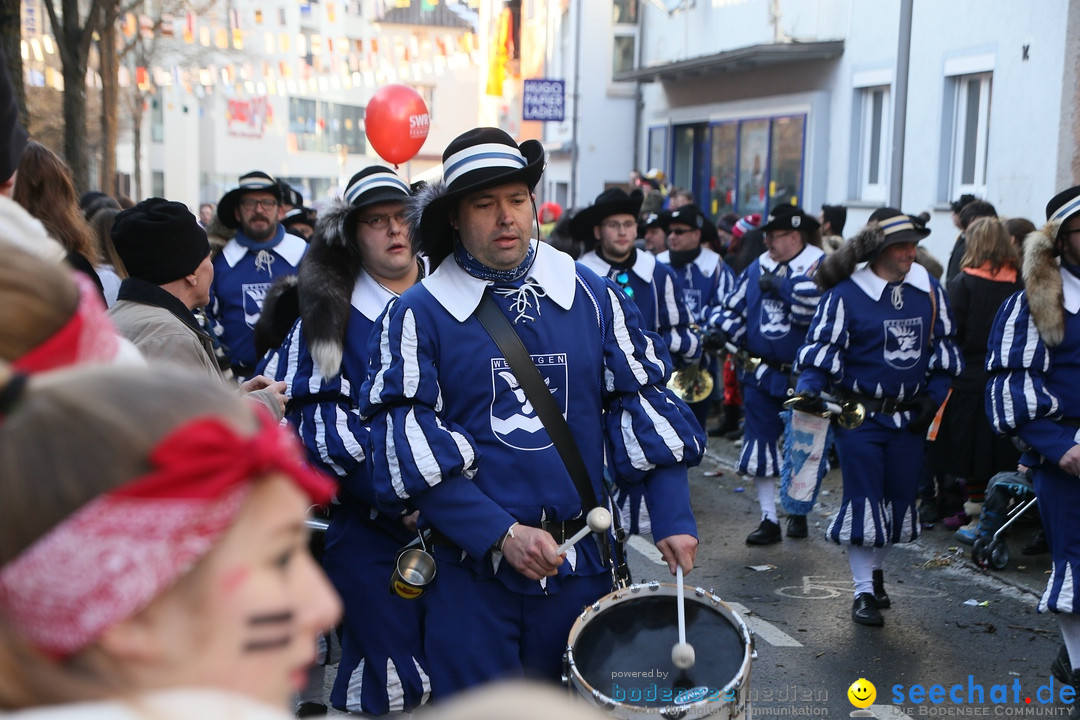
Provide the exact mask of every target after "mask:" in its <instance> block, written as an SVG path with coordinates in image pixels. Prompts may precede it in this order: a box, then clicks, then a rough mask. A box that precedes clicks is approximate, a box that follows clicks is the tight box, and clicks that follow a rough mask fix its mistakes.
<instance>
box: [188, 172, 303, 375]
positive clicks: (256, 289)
mask: <svg viewBox="0 0 1080 720" xmlns="http://www.w3.org/2000/svg"><path fill="white" fill-rule="evenodd" d="M280 210H281V186H280V185H279V184H278V183H277V181H275V180H274V178H272V177H270V176H269V175H267V174H266V173H264V172H261V171H258V170H256V171H254V172H250V173H248V174H247V175H243V176H241V178H240V183H239V185H238V186H237V187H235V188H233V189H232V190H230V191H229V192H227V193H225V195H224V196H223V197H222V198H221V201H220V202H219V203H218V209H217V213H218V219H219V220H220V221H221V223H222V224H223V225H225V226H226V227H228V228H232V229H234V230H236V236H235V237H234V238H233V239H232V240H230V241H229V242H228V243H226V245H225V247H224V248H222V250H221V254H219V255H218V256H217V257H216V258H214V284H213V285H212V286H211V288H210V306H209V309H208V312H207V315H208V316H209V319H210V322H211V326H212V328H213V331H214V334H215V335H216V336H217V340H218V341H220V342H221V344H222V345H224V347H225V353H226V355H227V356H228V358H229V362H230V363H231V365H232V369H233V372H234V373H235V374H236V375H237V376H238V377H239V378H241V379H246V378H249V377H251V376H252V375H253V374H254V371H255V364H256V363H257V362H258V361H259V358H258V357H256V352H255V323H256V322H257V321H258V319H259V315H261V314H262V306H263V300H264V299H265V297H266V291H267V290H269V288H270V283H272V282H273V281H274V279H275V278H278V277H281V276H282V275H295V274H296V269H297V267H299V265H300V259H301V258H302V257H304V253H305V252H306V251H307V242H306V241H305V240H304V239H303V238H301V237H297V236H295V235H290V234H289V233H287V232H285V227H284V226H283V225H282V224H281V222H280V218H281V212H280Z"/></svg>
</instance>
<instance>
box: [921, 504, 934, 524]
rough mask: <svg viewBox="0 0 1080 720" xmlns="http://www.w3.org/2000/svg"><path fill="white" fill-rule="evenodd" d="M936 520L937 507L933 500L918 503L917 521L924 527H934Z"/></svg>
mask: <svg viewBox="0 0 1080 720" xmlns="http://www.w3.org/2000/svg"><path fill="white" fill-rule="evenodd" d="M937 521H938V509H937V505H936V504H935V503H934V502H922V503H920V504H919V522H920V523H922V526H923V527H924V528H932V527H934V523H936V522H937Z"/></svg>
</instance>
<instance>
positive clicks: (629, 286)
mask: <svg viewBox="0 0 1080 720" xmlns="http://www.w3.org/2000/svg"><path fill="white" fill-rule="evenodd" d="M643 199H644V196H643V195H642V194H641V191H640V190H634V191H633V192H632V193H630V194H627V193H626V191H625V190H623V189H622V188H611V189H608V190H605V191H604V192H602V193H600V194H599V195H598V196H597V197H596V202H594V203H593V204H592V205H590V206H589V207H587V208H584V209H583V210H581V211H580V212H578V213H577V214H576V215H575V216H574V217H573V219H572V220H571V221H570V235H571V237H573V239H574V241H575V242H579V243H582V244H583V245H584V247H585V248H586V252H585V253H584V254H583V255H582V256H581V257H580V258H578V262H579V263H581V264H582V265H584V266H586V267H587V268H589V269H590V270H592V271H593V272H595V273H596V274H597V275H599V276H601V277H606V278H609V279H610V280H611V281H612V282H614V283H615V284H616V285H618V286H619V287H620V288H622V291H623V292H624V293H626V296H627V297H628V298H630V299H631V300H633V301H634V304H635V305H637V308H638V310H640V311H641V314H642V316H643V317H644V318H645V324H644V328H645V329H646V330H652V331H653V332H655V333H657V334H658V335H660V337H661V339H662V340H663V342H664V344H665V345H666V346H667V348H668V351H669V352H670V353H671V357H672V360H673V361H674V362H675V365H676V367H681V366H685V365H686V364H688V363H691V362H694V361H695V360H697V359H698V358H699V357H700V356H701V340H700V338H699V337H698V336H697V335H696V334H695V333H694V332H693V331H692V330H691V329H690V322H691V319H690V315H689V314H688V313H687V310H686V306H685V304H684V301H683V293H682V288H681V287H680V286H679V283H678V280H677V279H676V277H675V272H674V271H673V270H672V269H671V268H670V267H668V266H667V265H664V264H663V263H661V262H657V260H656V256H654V255H653V254H652V253H648V252H639V251H638V249H637V248H636V247H635V244H634V241H635V240H636V238H637V230H638V223H637V216H638V211H639V210H640V209H641V202H642V200H643ZM616 503H617V504H618V506H619V509H620V511H621V512H622V514H623V516H624V525H625V526H626V527H627V529H628V531H629V532H631V533H633V534H641V533H648V532H649V530H650V523H649V519H648V511H647V510H646V509H645V505H644V493H643V492H642V491H641V486H640V485H634V486H629V487H628V488H627V489H626V490H620V491H619V493H618V494H617V495H616Z"/></svg>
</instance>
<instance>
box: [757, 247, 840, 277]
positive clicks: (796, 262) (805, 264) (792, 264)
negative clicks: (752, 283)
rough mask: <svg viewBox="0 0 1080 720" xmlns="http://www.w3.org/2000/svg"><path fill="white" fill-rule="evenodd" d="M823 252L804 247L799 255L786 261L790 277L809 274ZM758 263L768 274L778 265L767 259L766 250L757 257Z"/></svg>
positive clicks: (816, 248)
mask: <svg viewBox="0 0 1080 720" xmlns="http://www.w3.org/2000/svg"><path fill="white" fill-rule="evenodd" d="M824 254H825V252H824V251H823V250H822V249H821V248H819V247H817V246H816V245H806V246H805V247H803V249H802V250H800V251H799V254H798V255H796V256H795V257H793V258H791V260H788V267H789V268H791V274H792V275H806V274H807V273H809V272H810V268H811V267H813V265H814V263H816V262H817V261H818V260H820V259H821V257H822V256H823V255H824ZM758 261H759V262H760V263H761V267H762V268H763V269H765V270H768V271H769V272H772V271H774V270H776V268H777V266H779V265H780V263H778V262H776V261H775V260H773V259H772V258H771V257H769V252H768V250H766V251H765V252H763V253H761V255H760V256H759V257H758Z"/></svg>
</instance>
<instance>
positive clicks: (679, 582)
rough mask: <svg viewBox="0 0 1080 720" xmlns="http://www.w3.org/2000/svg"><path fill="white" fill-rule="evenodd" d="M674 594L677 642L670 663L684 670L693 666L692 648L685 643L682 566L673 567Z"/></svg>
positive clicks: (684, 601) (684, 602)
mask: <svg viewBox="0 0 1080 720" xmlns="http://www.w3.org/2000/svg"><path fill="white" fill-rule="evenodd" d="M675 586H676V590H675V592H677V593H678V595H679V600H678V601H679V642H678V644H676V645H673V646H672V648H671V662H672V663H673V664H674V665H675V667H677V668H679V669H681V670H685V669H687V668H690V667H693V666H694V661H695V659H696V658H695V655H694V646H693V645H691V644H690V643H688V642H686V600H685V599H684V598H683V572H682V565H676V566H675Z"/></svg>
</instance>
